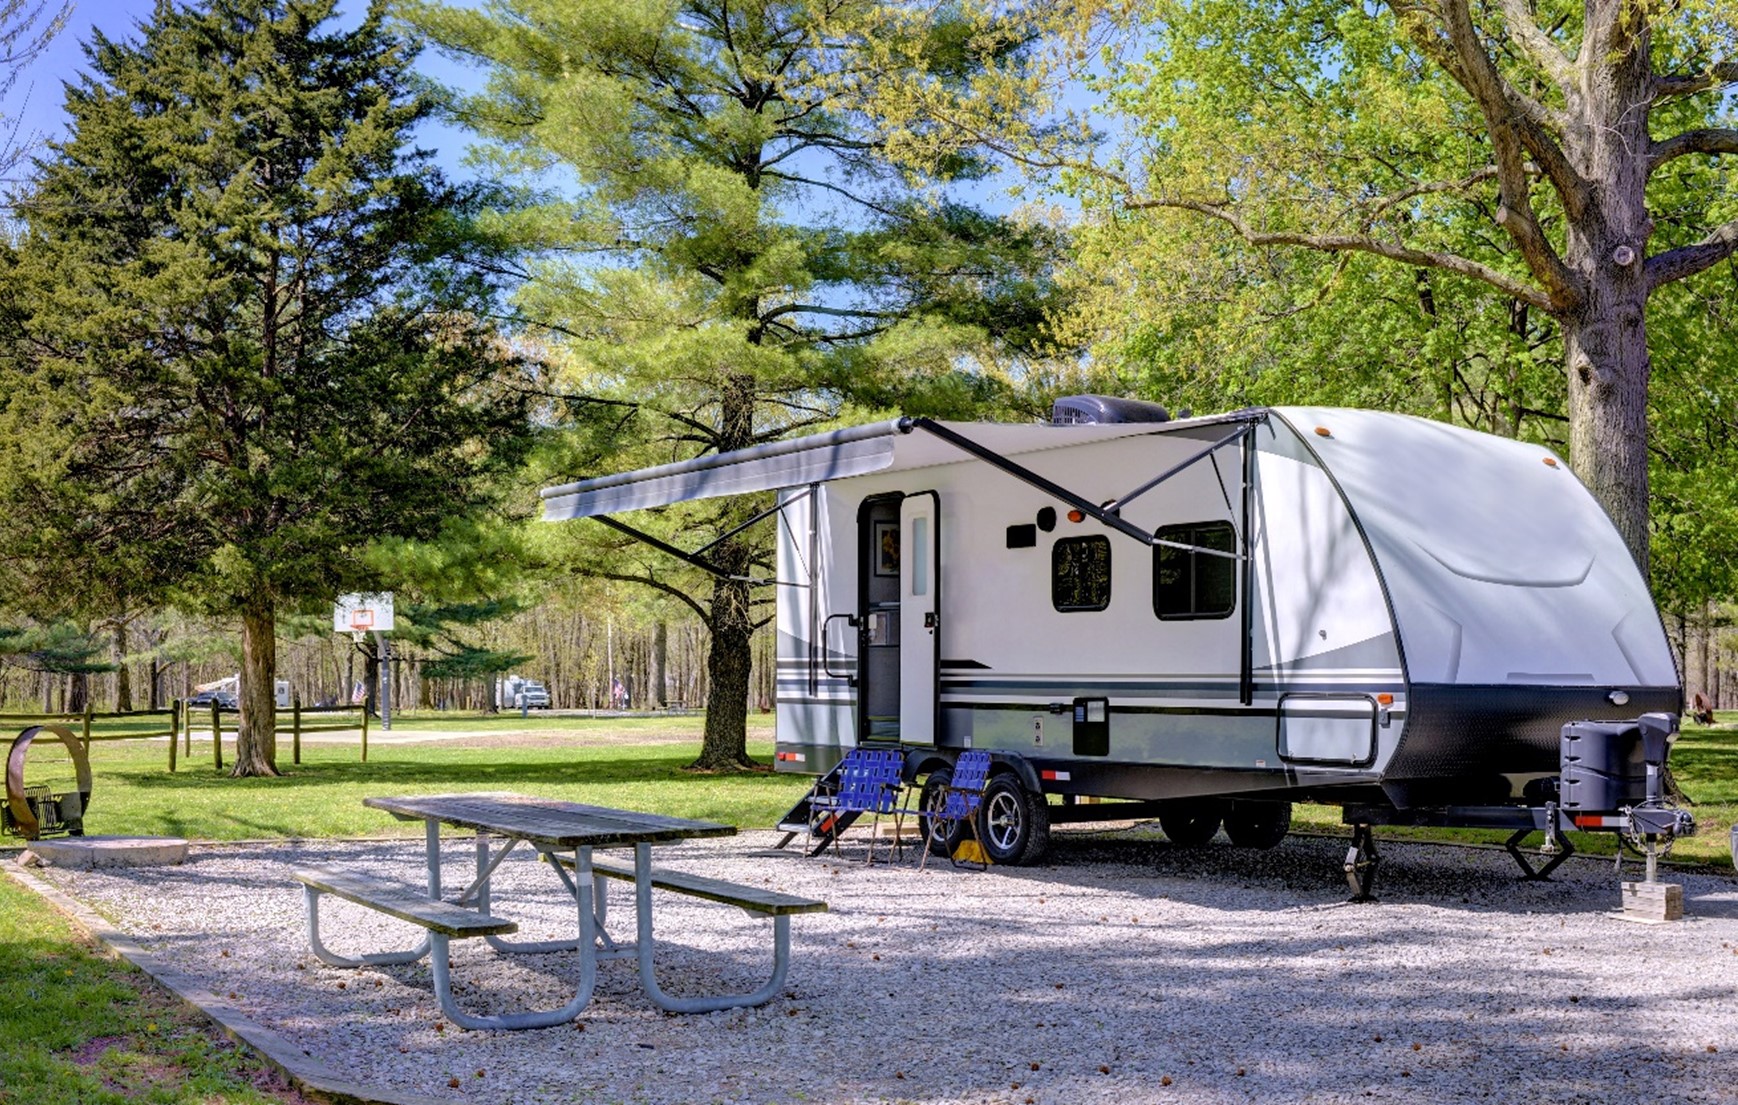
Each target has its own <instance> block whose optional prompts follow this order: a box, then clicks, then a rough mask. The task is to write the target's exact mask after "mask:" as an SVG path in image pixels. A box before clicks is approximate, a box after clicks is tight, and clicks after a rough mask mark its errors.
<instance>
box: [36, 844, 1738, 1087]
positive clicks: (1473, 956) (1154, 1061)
mask: <svg viewBox="0 0 1738 1105" xmlns="http://www.w3.org/2000/svg"><path fill="white" fill-rule="evenodd" d="M774 839H775V837H773V836H772V835H771V834H765V833H746V834H743V835H742V836H738V837H735V838H730V839H724V840H718V841H707V842H694V843H688V844H684V845H680V846H674V847H670V848H665V849H660V850H659V851H658V852H657V853H655V854H656V855H658V856H659V859H660V862H661V863H663V864H665V865H668V866H671V867H680V868H683V869H686V870H691V871H696V872H701V873H705V874H709V875H715V876H719V877H723V878H728V879H732V880H735V881H739V882H747V883H754V884H757V885H767V886H772V887H776V888H778V889H781V890H787V891H791V892H794V893H798V894H806V895H811V896H815V897H821V898H825V899H826V900H827V901H828V902H829V903H830V904H831V907H832V911H831V912H830V913H826V914H820V915H810V916H801V917H796V918H794V919H793V923H792V932H793V948H794V958H793V964H792V968H791V973H790V976H789V980H788V983H787V986H786V993H785V995H784V996H783V997H781V998H779V999H776V1000H774V1001H773V1002H772V1003H770V1004H768V1005H766V1006H763V1007H761V1008H759V1009H749V1010H735V1011H729V1012H723V1013H714V1014H709V1015H702V1016H675V1015H667V1014H664V1013H661V1012H659V1011H658V1010H657V1009H655V1008H654V1007H653V1006H652V1005H651V1003H650V1002H649V1001H648V1000H647V999H646V997H645V995H644V994H643V993H642V992H641V991H640V989H639V987H638V984H637V980H636V977H635V974H634V968H633V965H632V963H631V962H611V963H605V964H603V965H602V968H601V972H600V980H599V985H598V991H597V996H596V997H595V998H594V1000H593V1003H592V1005H591V1006H590V1007H589V1008H588V1009H587V1010H586V1011H585V1012H584V1013H583V1014H582V1015H581V1017H580V1019H579V1021H578V1022H576V1023H575V1024H573V1025H568V1026H564V1027H560V1028H554V1029H545V1030H541V1031H532V1032H466V1031H461V1030H459V1029H456V1028H454V1027H452V1026H451V1025H446V1024H443V1018H442V1017H441V1015H440V1012H439V1009H438V1008H437V1006H436V1003H435V999H434V994H433V992H432V990H431V988H430V985H429V978H428V967H427V964H426V963H421V964H416V965H412V966H408V967H393V968H386V969H363V970H360V971H343V970H334V969H330V968H326V967H323V966H321V965H319V964H318V963H317V962H316V961H315V960H314V959H313V957H312V956H311V955H309V954H308V952H307V948H306V941H305V933H304V929H303V916H302V902H301V892H300V889H299V887H298V886H297V884H295V883H293V882H292V881H291V879H290V877H289V874H288V872H289V869H290V868H291V867H293V866H296V865H299V864H304V863H331V864H338V865H345V866H351V867H355V868H359V869H363V870H370V871H376V872H379V873H382V874H393V875H397V876H398V877H401V878H403V879H404V880H405V881H407V882H409V881H416V880H418V879H419V878H420V872H421V865H422V861H421V845H420V843H418V842H402V841H400V842H370V843H289V844H280V845H272V846H196V847H195V849H194V851H193V854H192V856H191V857H190V859H189V861H188V863H187V864H186V865H185V866H183V867H177V868H153V869H133V870H125V869H123V870H96V871H74V870H44V871H43V872H41V874H42V875H43V877H45V878H47V879H48V880H49V881H51V882H52V883H54V884H55V885H57V886H59V887H61V888H62V889H63V890H65V891H66V892H68V893H70V894H71V895H72V896H73V897H75V898H77V899H79V900H81V901H83V902H85V903H87V904H88V905H90V906H92V907H93V908H94V909H96V910H97V911H98V912H100V913H102V914H103V915H104V916H106V917H108V918H110V919H111V920H112V921H113V922H114V923H115V925H116V927H117V928H119V929H120V930H121V931H124V932H126V933H128V934H129V935H131V936H133V937H135V938H136V939H137V940H138V942H139V943H140V944H141V945H142V946H143V947H144V948H145V949H146V950H148V951H149V952H151V953H153V954H154V955H156V956H158V957H160V958H161V959H162V960H164V961H166V962H168V963H169V964H171V965H172V966H173V967H175V968H176V969H178V970H181V971H185V972H187V973H189V974H192V975H194V976H196V977H197V978H199V979H201V980H203V982H204V984H205V985H206V987H207V988H208V989H209V990H210V991H211V992H213V993H215V994H219V995H224V996H232V997H233V998H234V1001H235V1003H236V1004H237V1005H239V1006H241V1007H242V1008H243V1009H245V1010H246V1011H247V1012H248V1015H249V1016H250V1017H252V1018H253V1019H254V1020H256V1021H257V1022H259V1023H260V1024H262V1025H265V1026H267V1027H269V1028H271V1029H273V1030H275V1031H277V1032H279V1033H280V1034H282V1035H283V1036H284V1037H286V1038H288V1039H289V1040H291V1041H293V1043H294V1044H295V1046H298V1047H301V1048H303V1049H305V1050H306V1052H307V1053H308V1054H310V1055H312V1056H313V1057H315V1058H316V1059H318V1060H321V1061H323V1062H324V1063H326V1064H327V1065H328V1066H329V1067H330V1068H331V1069H332V1070H333V1071H334V1072H337V1073H339V1074H341V1075H342V1076H343V1077H345V1078H347V1079H351V1080H354V1081H357V1082H361V1083H363V1084H366V1085H370V1086H377V1087H379V1088H380V1089H381V1090H382V1092H384V1093H386V1094H389V1095H415V1096H419V1097H425V1098H435V1099H447V1100H451V1101H455V1102H457V1101H466V1102H488V1103H502V1105H505V1103H526V1105H533V1103H535V1105H544V1103H568V1102H587V1103H589V1102H658V1103H672V1105H678V1103H679V1105H699V1103H706V1102H744V1103H748V1102H755V1103H760V1102H798V1101H803V1102H926V1103H951V1102H974V1103H975V1102H1010V1103H1024V1102H1034V1103H1037V1102H1043V1103H1056V1105H1076V1103H1092V1102H1115V1103H1117V1105H1131V1103H1136V1102H1149V1101H1155V1102H1163V1101H1172V1100H1174V1101H1177V1102H1190V1103H1197V1102H1222V1101H1223V1102H1230V1101H1236V1102H1246V1101H1252V1100H1254V1101H1308V1102H1340V1101H1360V1102H1362V1101H1366V1100H1375V1101H1383V1100H1388V1101H1407V1102H1462V1101H1468V1102H1471V1101H1477V1102H1485V1101H1503V1102H1543V1101H1551V1102H1622V1103H1625V1105H1628V1103H1631V1102H1635V1101H1650V1102H1656V1101H1657V1102H1710V1103H1712V1102H1731V1101H1733V1100H1734V1098H1735V1096H1738V990H1735V984H1734V980H1735V979H1738V881H1735V880H1733V879H1731V878H1728V877H1721V876H1718V875H1711V874H1691V875H1683V874H1680V873H1676V872H1673V873H1671V874H1669V875H1668V877H1669V878H1672V879H1674V880H1677V881H1681V882H1682V883H1683V884H1684V889H1685V908H1686V913H1687V914H1688V916H1687V917H1686V919H1685V920H1684V921H1682V922H1677V923H1673V924H1666V925H1653V926H1649V925H1637V924H1631V923H1626V922H1624V921H1622V920H1620V919H1617V918H1616V917H1614V916H1613V910H1614V909H1615V908H1616V906H1617V904H1618V893H1617V882H1618V877H1617V876H1616V875H1615V874H1614V873H1613V871H1612V868H1611V866H1610V861H1608V860H1607V861H1595V860H1582V859H1576V860H1572V861H1571V862H1570V863H1569V864H1567V865H1566V866H1565V868H1563V869H1562V870H1560V871H1559V873H1558V875H1557V878H1556V881H1553V882H1551V883H1545V884H1538V883H1521V882H1518V881H1516V879H1515V878H1514V870H1513V866H1512V864H1511V861H1510V860H1509V859H1508V857H1507V856H1505V855H1503V854H1502V853H1500V852H1493V851H1487V850H1473V849H1464V848H1454V847H1442V846H1428V845H1405V844H1386V845H1385V846H1384V848H1383V858H1384V864H1383V869H1382V876H1381V881H1380V885H1379V887H1378V890H1379V892H1380V893H1381V895H1382V897H1383V901H1382V902H1381V903H1380V904H1376V905H1354V904H1349V903H1347V902H1346V901H1345V897H1346V888H1345V885H1344V882H1343V881H1342V880H1341V879H1340V877H1339V874H1338V867H1339V864H1340V862H1341V859H1342V858H1343V856H1344V849H1345V845H1344V843H1343V842H1341V841H1337V840H1328V839H1320V838H1303V837H1293V838H1291V839H1289V840H1287V841H1286V842H1285V844H1284V845H1282V846H1281V847H1280V848H1278V849H1276V850H1275V851H1272V852H1267V853H1251V852H1247V851H1242V850H1238V849H1233V848H1231V847H1229V846H1227V845H1224V844H1223V843H1220V844H1218V845H1216V846H1214V847H1210V848H1207V849H1205V850H1201V851H1196V852H1185V851H1180V850H1175V849H1172V848H1170V847H1169V846H1167V845H1165V844H1163V843H1155V842H1146V841H1140V840H1136V839H1129V838H1124V839H1109V838H1103V837H1092V836H1074V835H1073V834H1062V833H1059V834H1058V842H1057V844H1056V846H1055V848H1054V850H1053V852H1052V855H1051V861H1050V863H1049V865H1048V866H1045V867H1040V868H1025V869H995V870H992V871H990V872H987V873H983V874H979V873H975V872H971V871H965V870H955V869H952V868H950V867H949V866H948V865H947V864H946V863H942V864H940V866H939V868H937V866H936V865H935V864H934V863H933V862H932V864H931V868H930V870H929V871H927V872H923V873H920V872H918V871H917V870H916V868H915V864H914V863H912V862H908V863H907V864H906V865H904V866H888V865H883V864H880V863H877V864H876V865H875V866H873V867H865V866H864V865H863V863H862V862H861V860H862V858H863V854H864V853H863V851H862V847H863V846H862V842H861V840H860V839H859V840H858V841H856V842H854V847H848V848H847V850H846V853H845V859H844V860H843V861H840V860H834V859H805V858H803V857H802V856H801V855H800V853H798V852H796V851H794V850H793V851H791V852H777V851H773V850H771V848H770V845H771V843H772V842H773V840H774ZM473 856H474V852H473V850H472V849H471V847H470V846H469V843H468V842H466V841H454V842H453V843H452V844H451V845H450V850H449V851H448V853H447V870H446V878H447V881H448V885H449V886H450V887H457V886H462V885H463V884H464V881H465V876H466V874H467V873H468V871H469V869H470V865H471V864H472V863H473V862H474V859H473ZM1626 877H1635V876H1634V875H1633V874H1631V875H1629V876H1626ZM496 887H497V889H496V893H495V901H496V912H498V913H501V914H503V915H507V916H511V917H513V918H515V919H517V920H519V921H520V922H521V935H522V936H531V937H535V936H537V935H539V934H548V935H554V934H557V933H558V932H559V931H560V930H561V926H562V922H563V921H566V922H567V924H569V925H571V920H568V919H569V918H571V910H572V905H571V899H565V900H564V899H563V897H562V895H561V893H560V891H559V887H558V884H557V883H556V882H555V881H554V878H553V876H552V875H551V873H550V871H549V870H548V869H547V868H545V867H543V866H542V865H540V864H537V863H535V862H531V861H520V860H519V858H518V857H517V855H516V856H515V858H514V859H511V860H509V861H508V862H507V863H506V864H505V865H504V866H503V867H502V869H501V870H500V871H499V872H498V873H497V876H496ZM613 902H614V904H615V905H617V906H618V912H617V913H616V914H615V922H616V924H615V925H614V926H612V927H615V928H617V929H619V930H621V932H622V934H623V935H629V934H630V933H629V932H628V929H627V928H624V926H623V922H627V923H628V924H629V925H630V926H631V920H632V913H631V910H630V909H628V908H626V904H627V900H626V896H625V888H622V887H621V886H620V884H617V887H616V889H615V891H614V893H613ZM328 908H329V909H330V913H329V914H328V917H329V918H330V920H329V921H328V926H329V929H328V933H329V937H330V939H331V942H332V943H333V945H334V946H335V947H337V948H339V949H340V950H367V949H368V948H378V947H381V946H385V945H386V944H388V943H402V942H408V940H409V939H410V934H411V931H412V930H410V929H409V928H407V927H404V926H401V925H398V924H396V923H395V922H391V921H387V920H384V919H381V918H379V916H378V915H377V914H373V913H370V912H368V911H365V910H362V909H360V908H358V907H355V906H351V905H348V904H347V903H342V902H332V903H331V904H330V906H329V907H328ZM657 910H658V913H657V919H658V925H659V931H660V933H661V934H662V936H663V937H664V939H663V940H661V941H660V943H659V947H658V959H659V963H660V964H661V967H662V969H661V971H660V978H661V979H662V980H663V984H664V986H665V988H666V989H668V990H670V991H672V992H677V993H695V992H705V991H708V990H716V989H720V988H730V989H734V990H742V989H750V988H752V987H753V986H755V985H758V984H759V982H760V980H761V979H762V978H764V974H765V970H766V969H767V964H768V963H769V962H770V952H769V950H768V949H769V947H770V932H771V926H770V924H769V923H768V922H766V921H764V920H760V919H751V918H748V917H747V916H746V915H744V914H743V913H741V912H739V911H737V910H734V909H729V908H724V907H718V906H712V905H707V904H705V903H701V902H696V901H695V900H693V899H690V898H685V897H676V896H662V895H661V896H660V898H659V901H658V905H657ZM454 947H455V952H454V962H455V967H454V977H455V979H456V980H458V982H459V984H460V986H461V987H462V989H461V990H460V994H459V998H460V1001H461V1002H464V1003H465V1004H466V1005H467V1006H468V1007H469V1008H472V1009H474V1010H478V1011H486V1010H501V1009H506V1008H525V1007H548V1006H554V1005H559V1004H561V1003H562V1002H563V1001H565V1000H566V997H567V996H568V995H569V994H570V993H571V987H572V979H573V976H574V974H575V973H576V971H575V965H574V963H573V962H572V959H571V957H570V956H560V955H548V956H527V957H514V958H511V959H504V958H502V957H499V956H497V955H496V954H495V953H493V952H492V951H490V950H489V949H488V948H487V947H486V946H485V945H483V944H482V942H481V941H465V942H456V943H455V945H454ZM454 1082H456V1086H455V1085H453V1084H452V1083H454Z"/></svg>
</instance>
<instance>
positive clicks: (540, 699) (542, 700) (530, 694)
mask: <svg viewBox="0 0 1738 1105" xmlns="http://www.w3.org/2000/svg"><path fill="white" fill-rule="evenodd" d="M513 705H514V706H517V707H519V708H520V709H524V710H547V709H549V688H547V687H545V686H544V685H543V684H541V683H539V682H538V681H537V680H535V679H527V680H526V681H525V682H523V683H521V684H520V685H519V691H518V693H517V694H516V695H514V696H513Z"/></svg>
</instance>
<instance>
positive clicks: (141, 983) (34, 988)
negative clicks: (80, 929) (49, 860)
mask: <svg viewBox="0 0 1738 1105" xmlns="http://www.w3.org/2000/svg"><path fill="white" fill-rule="evenodd" d="M0 978H4V979H5V980H6V984H5V985H6V991H5V998H4V1000H0V1101H5V1102H17V1103H19V1105H25V1103H44V1105H46V1103H49V1102H55V1103H74V1102H76V1103H79V1105H124V1103H129V1102H149V1103H150V1105H215V1103H219V1102H222V1103H230V1102H234V1103H240V1105H245V1103H252V1102H259V1103H261V1105H265V1103H270V1102H280V1101H290V1100H292V1098H291V1097H290V1095H289V1094H288V1093H287V1090H286V1087H285V1086H284V1084H283V1082H282V1080H281V1078H280V1076H279V1075H277V1074H276V1072H274V1071H271V1070H270V1069H269V1068H267V1067H266V1066H265V1064H264V1063H262V1062H261V1061H260V1060H259V1059H258V1058H257V1057H255V1056H254V1055H253V1054H252V1053H251V1052H248V1051H246V1050H244V1049H242V1048H240V1047H238V1046H237V1045H235V1044H234V1043H232V1042H231V1041H230V1040H229V1038H228V1037H226V1036H224V1035H223V1033H222V1032H220V1031H219V1030H218V1029H217V1028H216V1027H215V1026H213V1025H212V1024H211V1023H210V1022H209V1021H207V1020H206V1019H205V1017H204V1016H203V1015H202V1014H200V1013H198V1012H196V1011H194V1010H192V1009H189V1008H188V1007H186V1006H185V1005H183V1004H182V1003H181V1001H180V999H179V998H176V997H174V996H172V995H171V994H169V993H168V992H166V991H164V990H162V989H161V988H159V987H158V986H157V985H156V984H155V983H153V982H152V981H151V980H150V979H149V978H147V977H146V976H145V975H144V974H142V973H140V972H139V971H137V970H134V969H133V968H132V967H131V966H129V965H128V964H126V963H124V962H121V961H119V960H115V959H110V958H108V957H106V956H105V955H103V954H102V953H101V952H100V951H99V950H98V949H96V948H95V947H94V946H93V945H92V944H91V942H90V941H89V940H88V939H87V938H85V937H84V936H82V935H80V934H78V933H77V932H75V931H74V929H73V928H72V926H71V925H70V924H68V923H67V922H66V921H65V920H63V919H62V918H61V917H60V915H59V914H57V913H56V912H55V911H54V909H53V908H52V907H50V906H48V905H47V904H46V903H44V902H43V901H42V900H41V899H39V898H37V897H36V895H34V894H32V893H30V892H29V891H27V890H24V889H22V888H21V887H19V886H17V885H15V884H13V883H12V882H11V881H10V880H9V879H5V878H0Z"/></svg>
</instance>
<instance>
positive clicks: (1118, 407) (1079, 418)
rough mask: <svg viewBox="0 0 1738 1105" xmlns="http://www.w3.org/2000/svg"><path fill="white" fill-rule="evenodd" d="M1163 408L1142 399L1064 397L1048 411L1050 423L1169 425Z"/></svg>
mask: <svg viewBox="0 0 1738 1105" xmlns="http://www.w3.org/2000/svg"><path fill="white" fill-rule="evenodd" d="M1170 420H1171V416H1170V415H1169V414H1167V413H1166V412H1165V408H1163V407H1161V406H1159V405H1158V404H1157V403H1149V402H1147V401H1146V400H1144V399H1119V398H1118V397H1116V396H1114V395H1065V396H1063V397H1062V398H1060V399H1058V400H1056V402H1055V404H1053V405H1052V406H1051V408H1050V424H1051V425H1053V426H1073V425H1079V424H1081V423H1087V422H1169V421H1170Z"/></svg>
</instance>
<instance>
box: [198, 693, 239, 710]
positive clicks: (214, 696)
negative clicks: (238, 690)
mask: <svg viewBox="0 0 1738 1105" xmlns="http://www.w3.org/2000/svg"><path fill="white" fill-rule="evenodd" d="M187 704H188V705H189V706H210V705H213V704H215V705H216V706H217V707H218V709H221V710H237V709H240V708H241V700H240V699H238V698H236V697H235V694H234V692H232V691H200V692H199V693H197V694H195V695H194V696H193V697H192V698H190V699H188V700H187Z"/></svg>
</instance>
